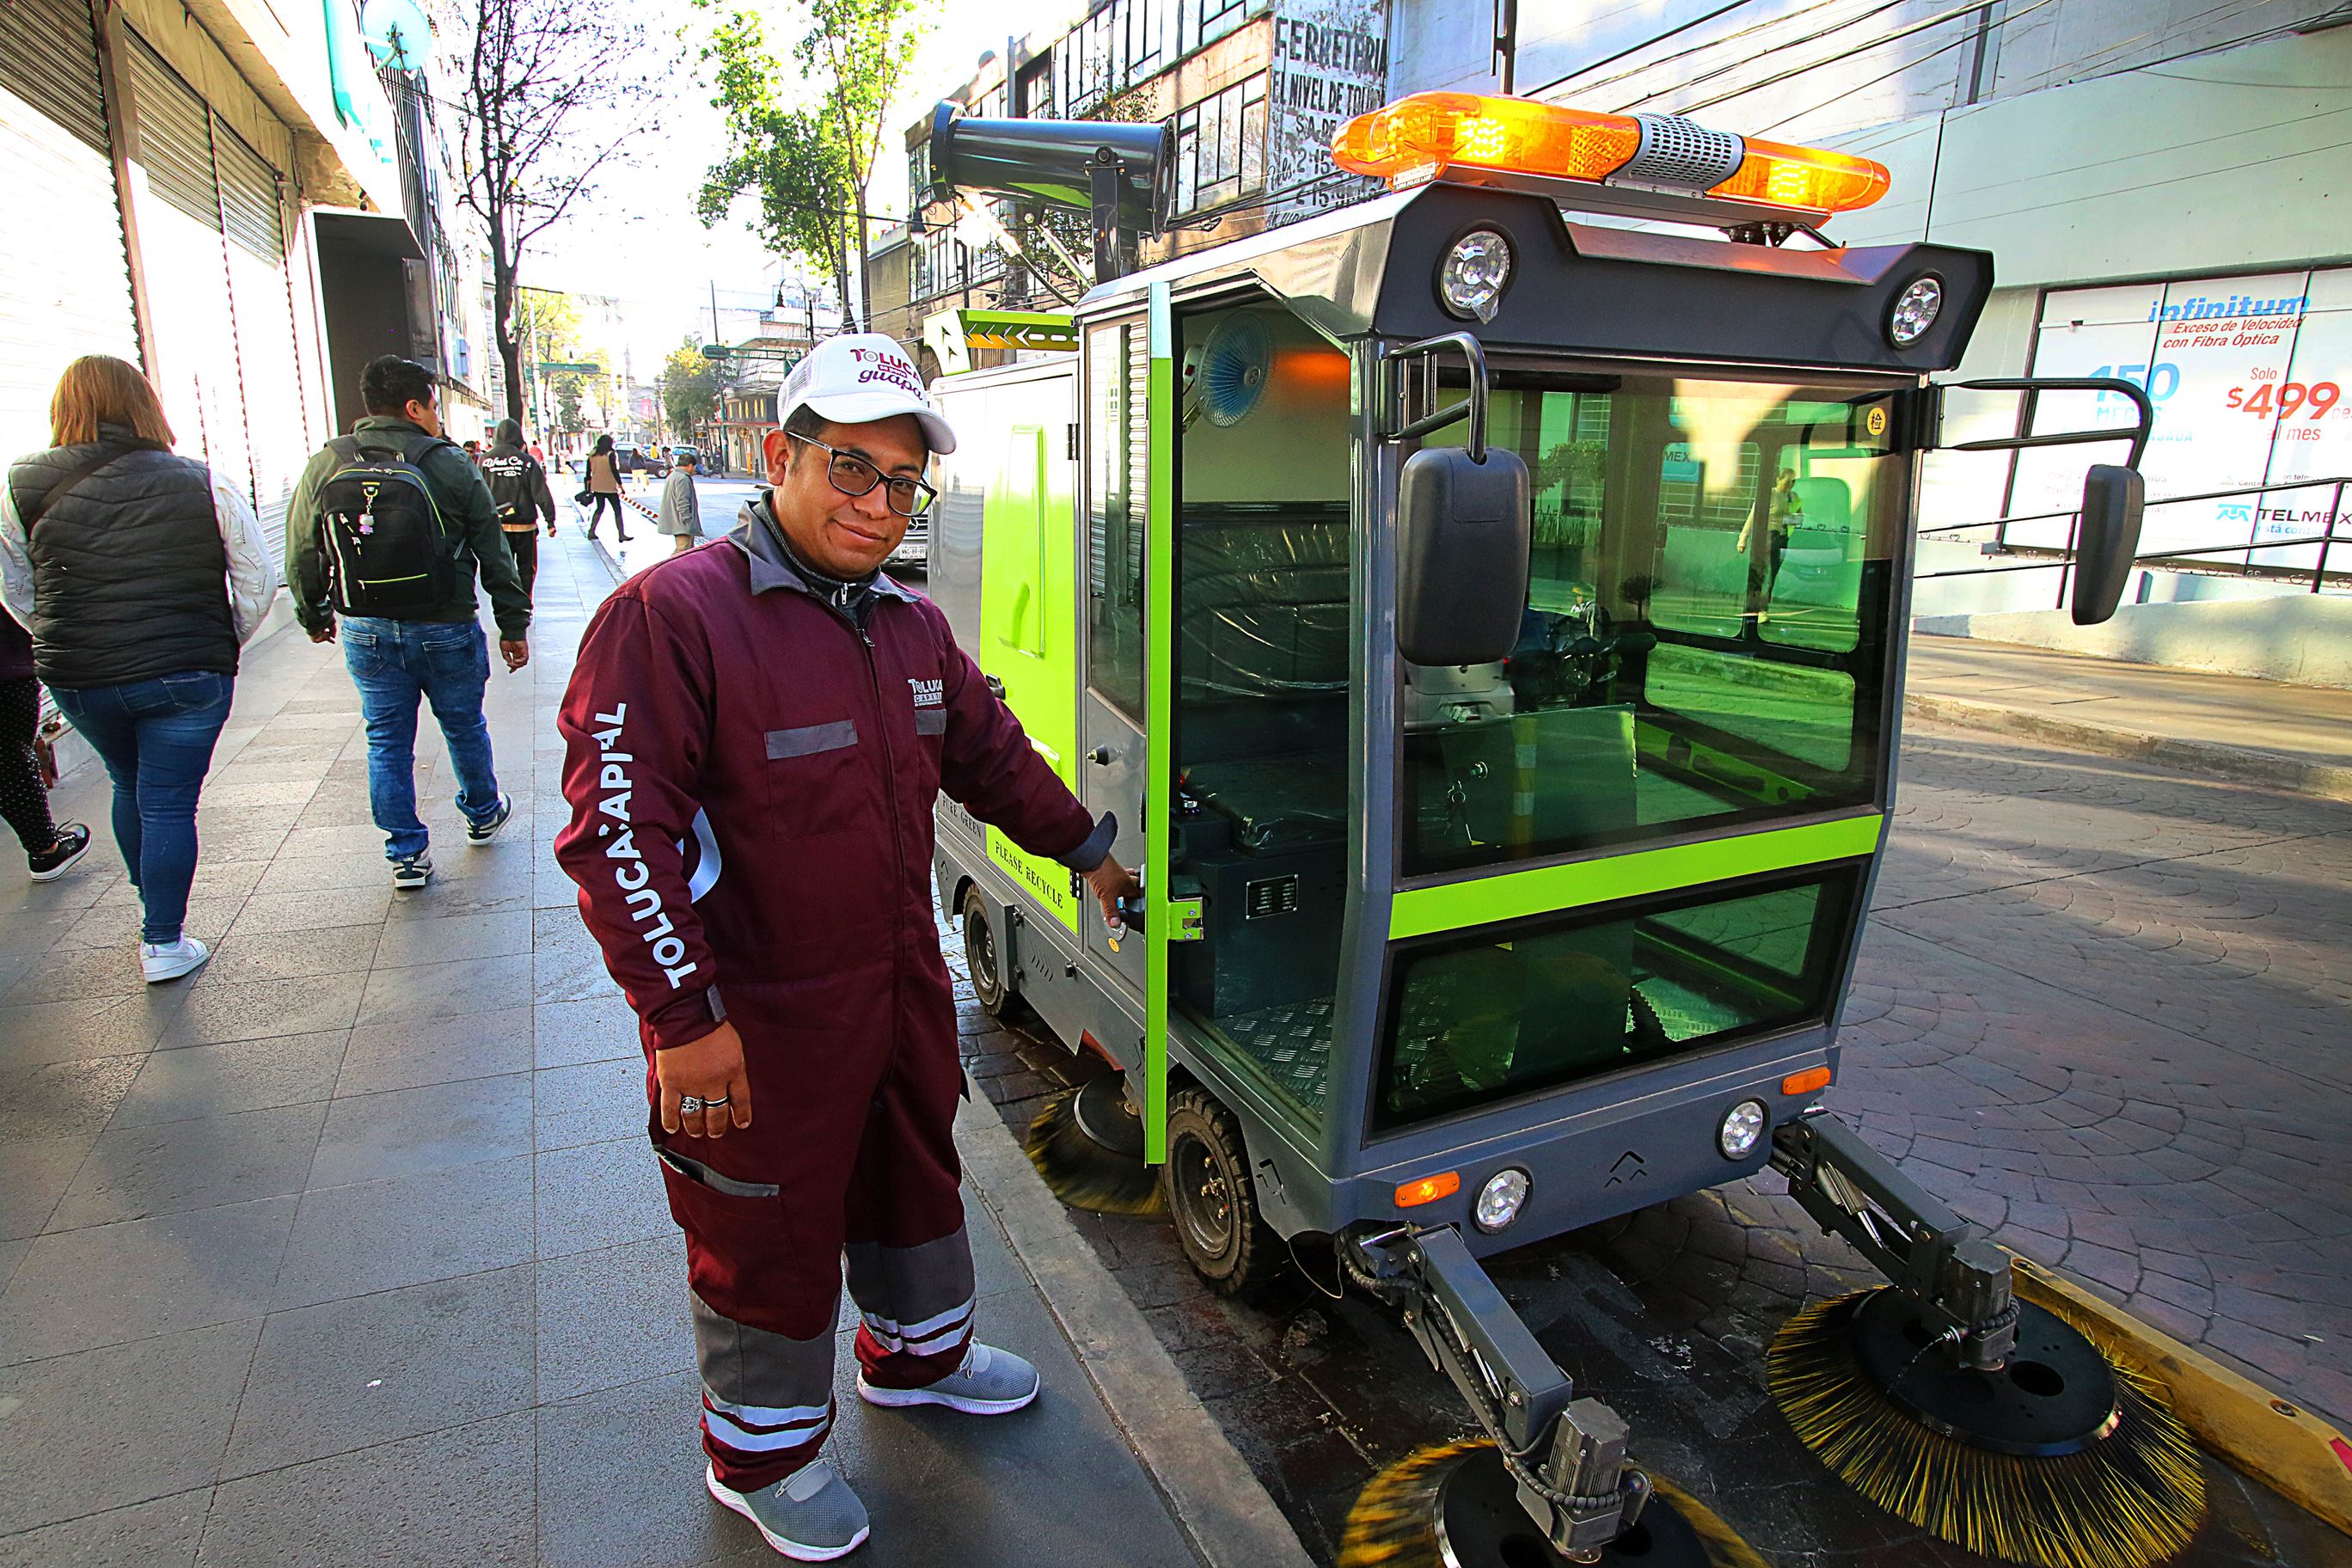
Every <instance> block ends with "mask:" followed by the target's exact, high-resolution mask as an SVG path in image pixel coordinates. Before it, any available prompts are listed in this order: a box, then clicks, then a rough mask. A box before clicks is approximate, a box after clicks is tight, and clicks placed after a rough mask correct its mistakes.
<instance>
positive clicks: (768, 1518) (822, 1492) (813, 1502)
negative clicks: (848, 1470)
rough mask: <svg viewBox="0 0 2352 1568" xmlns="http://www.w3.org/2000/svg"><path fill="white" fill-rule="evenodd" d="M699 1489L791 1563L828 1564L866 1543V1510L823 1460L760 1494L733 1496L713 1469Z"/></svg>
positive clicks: (708, 1470) (706, 1470)
mask: <svg viewBox="0 0 2352 1568" xmlns="http://www.w3.org/2000/svg"><path fill="white" fill-rule="evenodd" d="M702 1484H703V1487H704V1489H706V1490H708V1491H709V1493H710V1495H711V1497H712V1499H713V1500H716V1501H717V1502H718V1503H719V1506H721V1507H722V1508H729V1509H732V1510H734V1511H736V1512H737V1513H740V1514H741V1515H742V1516H743V1517H744V1518H745V1519H748V1520H750V1521H751V1522H752V1523H753V1524H754V1525H756V1526H758V1527H759V1531H760V1534H761V1538H762V1539H764V1540H765V1541H766V1542H767V1543H768V1544H769V1545H770V1546H772V1547H774V1548H775V1549H776V1550H777V1551H778V1552H782V1553H783V1554H784V1555H785V1556H787V1557H789V1558H791V1559H792V1560H793V1561H794V1562H795V1563H830V1562H832V1561H833V1560H834V1559H835V1558H836V1557H845V1556H847V1555H848V1554H849V1553H850V1552H855V1551H856V1550H857V1547H858V1544H859V1543H860V1542H863V1541H864V1540H865V1539H866V1505H865V1504H863V1503H861V1502H859V1501H858V1500H857V1494H856V1492H854V1491H851V1490H850V1489H849V1483H848V1482H847V1481H845V1480H843V1479H841V1478H840V1477H839V1476H837V1475H835V1473H834V1468H833V1466H832V1465H830V1464H829V1463H827V1462H826V1461H824V1460H823V1459H819V1460H817V1461H815V1462H814V1464H811V1465H809V1466H807V1467H806V1468H803V1469H799V1470H795V1471H794V1472H793V1473H792V1474H791V1475H789V1476H786V1477H785V1478H784V1479H782V1480H781V1481H771V1482H770V1483H769V1484H768V1485H766V1486H764V1487H761V1489H759V1490H758V1491H752V1492H739V1491H736V1490H735V1489H732V1488H730V1487H729V1486H728V1485H727V1484H726V1483H725V1482H723V1481H721V1480H720V1479H719V1471H718V1469H717V1468H716V1467H712V1466H705V1467H704V1468H703V1471H702Z"/></svg>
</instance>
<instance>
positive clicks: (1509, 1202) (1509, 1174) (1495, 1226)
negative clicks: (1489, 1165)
mask: <svg viewBox="0 0 2352 1568" xmlns="http://www.w3.org/2000/svg"><path fill="white" fill-rule="evenodd" d="M1532 1185H1533V1183H1532V1182H1531V1181H1530V1180H1529V1179H1528V1173H1526V1172H1525V1171H1522V1170H1519V1169H1518V1168H1517V1167H1516V1166H1514V1167H1512V1168H1511V1169H1509V1170H1505V1171H1497V1172H1496V1173H1494V1174H1493V1175H1491V1176H1489V1177H1487V1178H1486V1185H1485V1186H1483V1187H1480V1188H1479V1189H1478V1201H1477V1202H1476V1203H1475V1204H1474V1205H1471V1209H1470V1217H1471V1218H1472V1219H1475V1220H1476V1221H1477V1222H1478V1228H1479V1229H1480V1230H1484V1231H1490V1232H1491V1231H1497V1230H1500V1229H1502V1228H1503V1227H1504V1226H1507V1225H1508V1224H1510V1223H1511V1222H1512V1221H1513V1220H1515V1219H1517V1218H1518V1217H1519V1210H1520V1209H1521V1208H1523V1207H1525V1206H1526V1205H1527V1201H1528V1189H1529V1188H1530V1187H1531V1186H1532Z"/></svg>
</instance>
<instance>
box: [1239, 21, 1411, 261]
mask: <svg viewBox="0 0 2352 1568" xmlns="http://www.w3.org/2000/svg"><path fill="white" fill-rule="evenodd" d="M1388 66H1389V47H1388V7H1387V6H1386V5H1382V4H1380V3H1379V0H1280V3H1279V4H1278V5H1276V10H1275V16H1274V58H1273V59H1272V60H1271V62H1270V63H1269V69H1270V71H1271V72H1272V75H1271V77H1270V79H1269V80H1268V83H1267V89H1266V104H1267V108H1268V110H1269V122H1268V124H1267V127H1266V159H1265V165H1266V166H1265V188H1266V190H1267V192H1268V193H1269V194H1272V193H1276V192H1280V193H1285V194H1283V195H1278V196H1276V200H1275V202H1274V205H1273V207H1272V210H1271V212H1270V214H1269V215H1268V216H1270V218H1271V219H1272V221H1274V222H1276V223H1289V222H1291V221H1293V220H1295V219H1297V218H1302V217H1307V216H1310V215H1312V214H1315V213H1318V212H1328V211H1329V210H1330V209H1331V208H1333V207H1339V206H1345V205H1348V204H1349V203H1350V202H1355V201H1360V200H1362V199H1363V198H1364V197H1365V196H1367V195H1370V194H1372V192H1373V190H1374V189H1375V188H1376V186H1377V184H1378V182H1377V181H1371V180H1366V179H1363V178H1361V177H1360V176H1357V175H1353V174H1339V173H1338V172H1337V171H1335V170H1334V169H1333V168H1332V167H1331V138H1332V137H1333V136H1334V135H1336V134H1338V132H1339V127H1340V126H1342V125H1345V124H1346V123H1347V122H1348V121H1350V120H1352V119H1354V118H1355V117H1356V116H1357V115H1359V114H1368V113H1370V111H1371V110H1375V109H1378V108H1379V107H1380V106H1381V99H1382V98H1383V97H1385V96H1386V94H1387V89H1388Z"/></svg>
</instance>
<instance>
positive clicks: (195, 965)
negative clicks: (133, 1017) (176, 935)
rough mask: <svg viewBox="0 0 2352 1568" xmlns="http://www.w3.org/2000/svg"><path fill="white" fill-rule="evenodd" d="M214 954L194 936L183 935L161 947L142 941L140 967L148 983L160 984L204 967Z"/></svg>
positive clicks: (140, 945)
mask: <svg viewBox="0 0 2352 1568" xmlns="http://www.w3.org/2000/svg"><path fill="white" fill-rule="evenodd" d="M212 955H213V953H212V949H210V948H208V947H206V946H205V944H204V943H203V942H198V941H197V940H196V939H195V938H194V937H192V936H183V937H181V938H180V940H179V941H177V942H166V943H164V944H163V945H162V946H160V947H159V946H157V945H156V944H155V943H153V942H141V943H140V944H139V967H140V968H141V969H142V971H144V972H145V973H146V975H147V984H150V985H158V984H162V983H163V982H164V981H166V980H177V979H178V978H179V977H180V976H181V975H183V974H189V973H194V972H195V971H196V970H198V969H201V968H203V967H204V963H205V960H206V959H208V958H210V957H211V956H212Z"/></svg>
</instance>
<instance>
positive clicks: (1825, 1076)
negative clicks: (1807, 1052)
mask: <svg viewBox="0 0 2352 1568" xmlns="http://www.w3.org/2000/svg"><path fill="white" fill-rule="evenodd" d="M1829 1086H1830V1069H1829V1068H1825V1067H1824V1068H1806V1069H1805V1070H1804V1071H1802V1072H1792V1073H1790V1075H1789V1076H1788V1077H1787V1078H1784V1079H1781V1080H1780V1092H1781V1093H1782V1094H1785V1095H1789V1096H1791V1097H1794V1096H1796V1095H1800V1094H1811V1093H1812V1092H1813V1091H1814V1090H1815V1089H1827V1088H1829Z"/></svg>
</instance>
